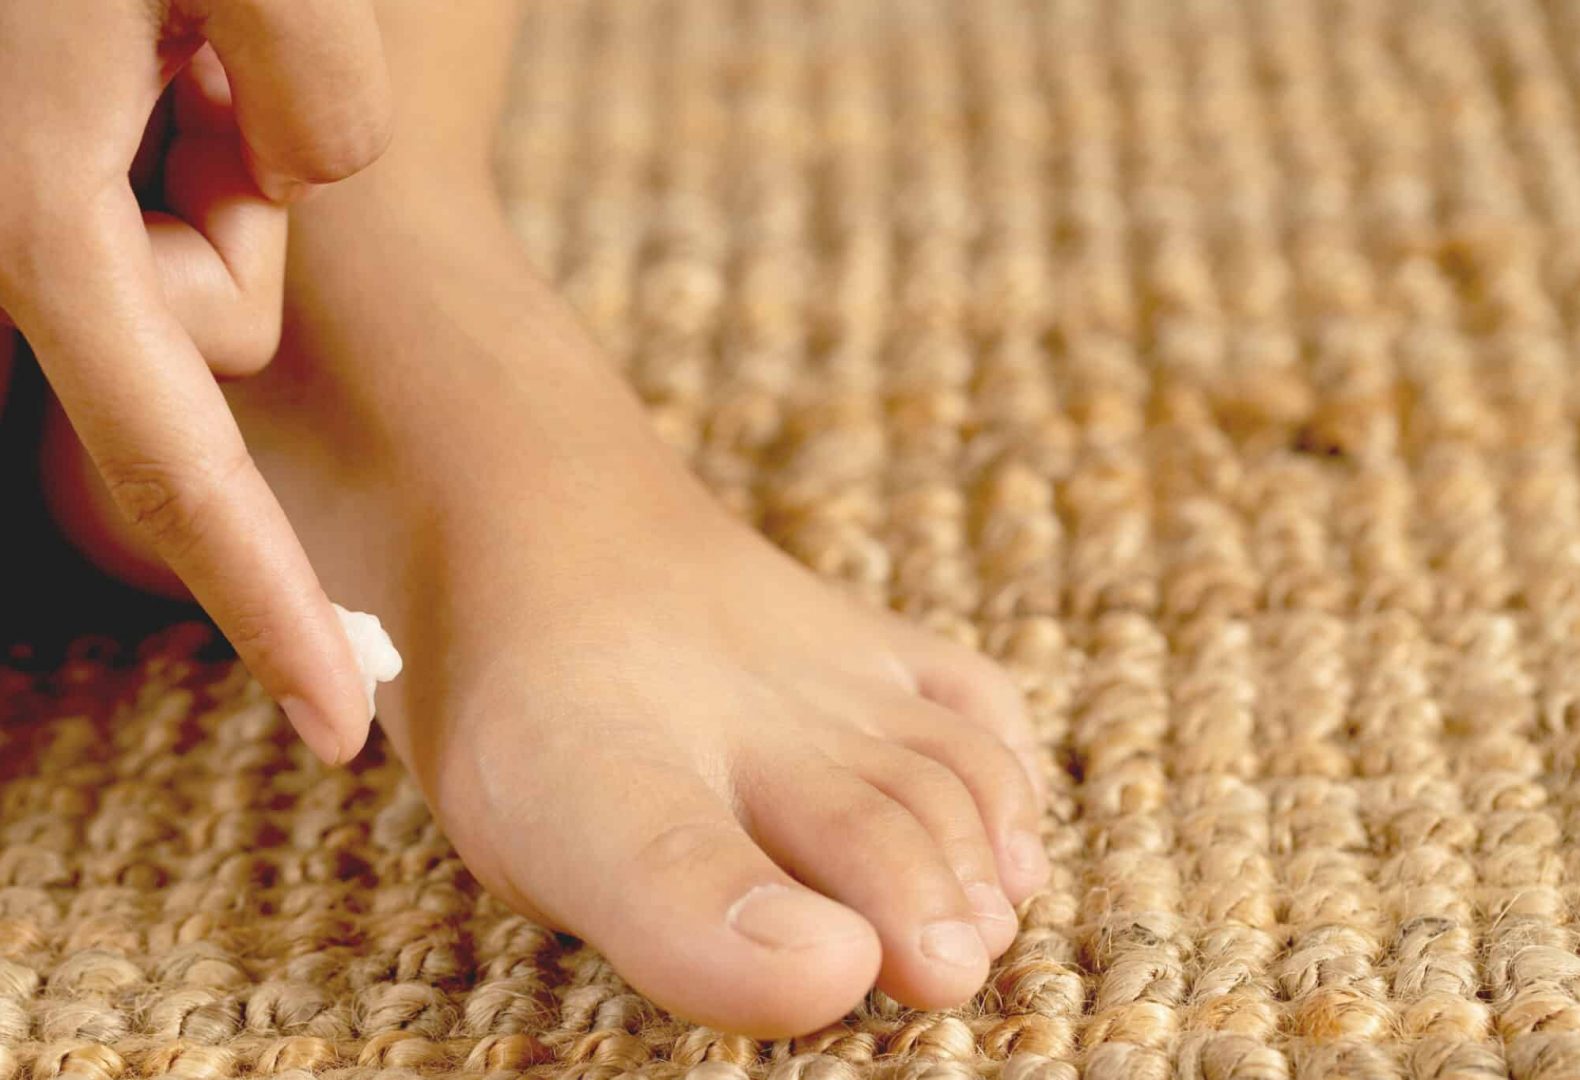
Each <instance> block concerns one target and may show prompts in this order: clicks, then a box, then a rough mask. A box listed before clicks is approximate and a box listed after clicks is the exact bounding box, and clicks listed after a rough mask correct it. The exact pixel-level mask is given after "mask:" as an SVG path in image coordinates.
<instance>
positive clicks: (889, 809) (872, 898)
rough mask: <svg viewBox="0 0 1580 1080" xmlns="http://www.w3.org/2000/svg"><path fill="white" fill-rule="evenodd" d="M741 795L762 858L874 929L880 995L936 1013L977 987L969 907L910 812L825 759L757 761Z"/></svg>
mask: <svg viewBox="0 0 1580 1080" xmlns="http://www.w3.org/2000/svg"><path fill="white" fill-rule="evenodd" d="M741 795H742V798H743V800H744V801H745V803H746V813H747V818H748V820H749V822H750V824H751V828H752V831H753V833H754V835H755V836H756V837H757V840H758V842H759V843H761V844H762V846H763V849H764V850H765V851H767V852H768V854H769V855H771V856H772V857H773V858H774V859H776V860H777V861H778V862H779V863H780V864H781V865H783V866H784V867H785V868H786V869H788V870H789V871H790V872H791V873H793V874H794V875H795V876H796V877H797V878H799V879H800V880H802V881H805V882H806V883H807V884H808V885H811V886H812V887H813V888H815V889H818V890H819V891H821V892H824V893H826V894H828V895H829V896H831V897H834V898H835V899H837V900H839V901H841V902H843V903H845V904H847V905H849V906H850V907H852V908H854V909H855V910H856V911H859V912H860V913H861V914H862V915H864V916H865V917H866V918H867V921H868V922H870V923H871V924H872V925H873V927H875V928H876V929H877V932H878V938H879V940H880V941H881V942H882V946H883V964H882V968H881V969H880V971H879V973H878V985H879V987H881V988H882V989H883V990H884V992H886V993H887V994H889V995H890V996H891V997H893V998H895V999H897V1000H899V1001H902V1002H904V1003H905V1004H907V1005H911V1006H914V1007H916V1008H922V1009H938V1008H949V1007H952V1006H955V1005H958V1004H960V1003H961V1002H964V1001H966V1000H967V999H969V998H970V997H971V996H972V995H973V994H974V993H976V991H977V990H978V989H979V988H980V987H981V985H982V982H983V980H984V979H985V978H986V977H987V971H988V962H989V957H988V952H987V948H986V946H985V945H984V944H983V941H982V937H981V935H980V934H979V933H978V932H977V928H976V927H977V923H976V916H975V913H974V912H973V911H972V909H971V902H970V900H969V899H968V898H967V897H966V895H965V892H964V890H963V889H962V888H961V885H960V880H959V879H958V878H957V877H956V876H955V872H954V868H953V867H952V866H951V865H950V864H949V860H948V858H947V857H946V855H945V853H944V851H943V849H942V848H940V846H939V844H938V842H937V841H936V840H935V839H934V838H933V836H932V834H931V833H930V832H929V831H928V830H927V828H926V827H924V826H923V824H922V823H921V822H920V821H918V820H917V818H916V817H915V815H914V814H912V813H911V812H910V811H909V810H907V809H906V808H905V807H904V806H902V805H901V804H900V803H898V802H896V801H895V800H894V799H892V798H890V797H889V796H888V795H885V794H884V793H883V792H882V791H880V790H878V789H877V788H876V787H874V786H873V785H872V784H870V783H868V782H866V781H865V780H862V779H861V778H860V777H858V776H857V775H856V774H855V773H853V772H851V771H850V770H848V769H847V768H845V767H844V766H842V765H839V764H837V763H835V762H833V761H832V760H829V759H827V758H812V757H806V758H800V759H797V760H794V761H785V760H784V758H783V757H782V756H780V757H775V758H772V759H769V758H766V757H765V759H764V760H763V762H762V767H761V768H760V769H758V770H756V771H754V772H753V773H752V774H751V775H750V776H749V777H743V783H742V785H741Z"/></svg>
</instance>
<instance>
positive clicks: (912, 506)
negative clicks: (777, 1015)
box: [0, 0, 1580, 1080]
mask: <svg viewBox="0 0 1580 1080" xmlns="http://www.w3.org/2000/svg"><path fill="white" fill-rule="evenodd" d="M522 50H523V54H522V57H521V62H520V66H519V75H518V79H517V86H516V91H515V92H516V102H515V105H514V107H513V111H512V115H511V118H510V120H509V123H508V128H507V139H506V154H505V159H504V173H505V182H506V185H507V190H508V193H509V196H510V199H511V201H512V205H513V207H514V213H515V219H516V223H517V225H518V227H519V229H520V232H521V235H522V237H523V239H524V241H525V243H526V244H527V245H528V247H529V249H530V251H531V253H532V255H533V256H534V258H535V259H536V260H537V261H538V262H539V264H540V265H542V266H543V267H544V268H545V271H546V272H547V273H549V274H551V275H552V276H553V277H555V278H556V279H558V280H559V281H560V282H562V283H563V285H564V287H565V288H566V289H567V290H568V291H569V293H570V294H571V296H572V297H573V298H574V300H575V301H576V303H577V304H578V305H579V306H580V307H581V308H582V310H583V311H584V312H585V313H586V316H587V318H588V320H589V321H590V322H591V324H592V325H593V327H594V329H595V330H596V332H597V333H598V334H599V335H600V337H601V338H602V339H603V340H604V341H605V342H606V343H607V344H608V345H609V347H610V349H611V350H612V352H613V353H614V354H615V356H617V357H618V358H619V359H620V361H621V362H622V363H623V364H624V365H625V367H626V369H627V370H628V372H629V373H630V376H631V378H632V379H633V380H634V381H635V383H636V384H637V385H638V387H639V388H640V390H641V391H642V393H643V395H644V396H645V397H646V398H647V399H648V401H649V402H650V404H651V406H652V411H653V414H654V416H655V418H656V420H657V422H658V423H659V425H661V427H662V429H663V431H664V433H665V435H666V437H668V438H669V439H670V440H671V441H673V442H674V443H675V444H676V445H678V446H679V447H680V448H681V449H682V451H683V452H685V453H687V454H688V455H689V456H690V457H691V459H692V460H693V462H694V463H695V466H696V467H697V469H698V470H699V471H700V472H701V473H702V474H703V476H704V477H705V478H706V479H707V481H708V482H709V483H710V484H711V485H712V486H713V487H714V488H715V490H717V491H718V492H719V494H720V496H721V497H722V498H723V499H725V500H726V501H727V502H728V503H729V504H730V505H731V506H732V507H733V508H735V509H736V510H738V511H739V512H740V513H741V514H742V515H744V516H746V517H748V518H750V519H752V520H753V521H756V522H758V523H759V524H760V525H761V526H762V527H763V528H765V529H766V530H768V531H769V532H770V533H771V534H772V535H773V536H774V537H775V539H776V540H778V541H779V542H780V543H782V544H783V545H785V546H786V547H787V548H788V549H789V550H791V551H792V552H794V553H795V554H796V555H797V556H798V557H800V558H802V559H803V560H805V561H806V562H807V563H809V564H810V565H811V566H813V567H815V568H816V569H817V570H818V571H819V572H821V573H823V574H825V575H828V576H829V577H831V578H833V579H837V580H838V581H840V582H842V583H843V585H844V587H847V588H850V589H852V590H855V591H857V592H859V593H861V594H864V595H866V596H867V597H869V598H870V599H871V600H873V601H874V602H878V603H889V604H892V605H894V606H895V607H897V608H898V609H899V610H901V611H903V612H905V613H907V614H908V615H910V616H912V617H914V618H916V619H918V620H921V621H924V622H926V623H929V624H931V625H933V626H934V627H936V628H937V629H938V630H939V631H940V632H942V633H946V634H952V635H956V636H958V637H960V638H963V639H965V640H968V641H971V642H974V643H976V644H977V645H979V646H980V647H981V648H983V649H984V650H986V651H988V652H990V653H992V654H993V655H995V656H997V657H999V658H1000V659H1001V660H1002V661H1003V662H1004V663H1005V664H1006V665H1008V666H1009V667H1010V668H1011V669H1012V670H1013V671H1014V672H1015V673H1016V675H1017V676H1018V677H1019V678H1020V679H1021V680H1022V682H1023V684H1024V686H1025V688H1026V691H1027V693H1028V695H1029V698H1030V701H1031V703H1032V707H1033V711H1034V713H1035V716H1036V719H1037V722H1038V724H1039V725H1040V729H1041V731H1042V733H1043V734H1044V736H1045V737H1046V740H1047V745H1048V747H1049V751H1050V753H1049V759H1048V769H1049V774H1050V777H1051V780H1052V783H1053V789H1054V800H1053V806H1052V809H1051V811H1050V814H1049V816H1048V819H1047V823H1046V836H1047V840H1048V844H1049V850H1050V852H1051V853H1052V854H1053V855H1054V858H1055V863H1056V866H1057V870H1056V872H1055V877H1054V880H1053V881H1052V883H1051V885H1050V887H1049V888H1048V890H1047V891H1046V893H1045V894H1043V895H1041V896H1040V897H1037V898H1035V899H1033V900H1032V901H1030V902H1029V903H1028V904H1027V905H1026V906H1025V908H1024V911H1023V917H1024V930H1023V932H1022V935H1021V937H1020V939H1019V941H1018V943H1017V944H1016V945H1015V947H1014V948H1013V949H1012V950H1011V952H1010V953H1009V954H1008V955H1007V956H1005V957H1004V958H1003V960H1002V961H1000V962H999V964H998V965H997V966H996V968H995V971H994V974H993V977H992V980H991V983H990V985H989V987H988V988H987V989H986V990H985V991H984V992H983V993H982V995H981V996H980V998H979V999H978V1000H977V1001H976V1002H975V1003H973V1004H972V1005H971V1006H970V1007H969V1008H966V1009H962V1010H960V1011H958V1012H956V1013H952V1014H942V1015H920V1014H915V1013H911V1012H908V1011H906V1010H904V1009H901V1008H899V1007H897V1006H896V1005H895V1004H894V1003H893V1002H891V1001H888V1000H886V999H883V998H882V997H881V996H876V995H875V996H874V998H873V999H872V1000H871V1001H869V1002H868V1003H867V1004H866V1005H865V1006H864V1007H863V1008H862V1009H861V1010H860V1011H859V1012H857V1013H856V1014H855V1015H854V1016H852V1017H851V1018H849V1019H848V1020H847V1021H846V1022H845V1023H844V1024H842V1025H838V1026H836V1027H833V1028H831V1029H829V1030H827V1031H824V1032H822V1033H820V1034H817V1035H814V1036H810V1037H807V1038H802V1039H798V1040H795V1041H793V1042H783V1043H779V1044H774V1045H759V1044H756V1043H753V1042H750V1041H748V1040H744V1039H740V1038H735V1037H728V1036H722V1035H719V1034H717V1033H713V1032H709V1031H705V1030H698V1029H694V1028H689V1027H687V1026H685V1025H683V1024H680V1023H677V1022H674V1021H672V1020H670V1019H668V1018H666V1017H664V1016H663V1015H661V1014H659V1013H658V1012H657V1011H656V1010H655V1009H654V1008H653V1007H652V1006H650V1005H648V1004H647V1003H645V1002H644V1001H642V1000H641V999H640V998H638V997H637V996H635V995H634V994H632V993H631V991H630V990H629V989H628V988H626V987H625V986H624V985H623V984H622V983H621V981H620V980H619V978H618V977H617V976H616V975H615V973H614V972H613V971H612V970H610V968H609V967H608V966H607V965H606V964H605V963H604V962H602V961H601V960H600V959H599V957H597V956H596V955H595V954H594V953H592V952H591V951H590V950H588V949H586V948H584V947H582V946H580V945H579V944H578V943H576V942H574V941H571V940H569V939H566V938H559V937H556V936H554V935H552V934H550V933H547V932H545V931H543V930H541V929H538V928H536V927H534V926H532V925H531V924H529V923H528V922H526V921H524V920H523V919H521V918H518V917H515V916H513V915H511V914H510V913H509V912H508V911H506V910H504V909H503V908H502V907H501V906H500V905H498V904H496V903H494V902H493V901H491V900H490V899H488V898H487V897H485V896H482V895H480V893H479V891H478V889H477V888H476V886H475V884H474V883H473V882H472V881H471V880H470V878H469V877H468V876H467V875H466V873H465V871H464V869H463V868H462V867H461V865H460V864H459V862H458V861H457V860H456V858H455V856H454V854H453V853H452V852H451V851H450V850H449V848H448V846H447V845H446V843H445V841H444V840H443V838H442V837H441V836H440V835H438V833H437V832H436V830H435V828H434V826H433V825H432V824H431V822H430V821H429V819H428V816H427V812H426V811H425V809H424V808H423V805H422V803H421V801H420V800H419V799H418V797H417V796H416V794H415V793H414V791H413V789H412V787H411V786H410V785H409V784H408V783H407V782H406V781H405V780H404V779H403V777H402V774H401V770H400V768H399V766H398V765H396V764H395V763H393V761H392V760H388V759H386V758H385V757H384V756H383V754H382V751H381V749H380V747H379V746H378V745H377V744H375V746H374V748H373V749H372V750H371V751H370V753H369V754H368V756H367V758H366V759H365V760H363V761H362V762H361V763H360V764H359V765H358V766H357V767H356V768H355V769H353V770H351V771H349V772H336V773H331V772H327V771H324V770H321V769H319V768H317V767H315V766H313V765H311V764H310V763H309V762H308V760H307V758H306V755H305V753H304V751H302V750H301V749H300V748H299V747H297V746H295V745H294V744H293V743H292V742H291V741H290V740H289V739H288V738H287V733H286V730H285V728H284V726H283V724H282V722H281V720H280V717H279V716H278V714H277V712H276V711H275V709H274V708H273V707H272V706H271V705H270V704H269V703H268V702H267V701H266V700H264V699H262V698H261V697H260V696H259V694H258V692H257V690H256V688H255V687H254V686H252V685H251V684H250V683H249V682H248V681H247V680H246V678H245V676H244V675H243V673H241V672H240V671H238V670H237V669H236V668H235V667H234V665H233V664H230V663H228V662H224V661H218V660H214V659H211V658H207V657H206V654H202V653H197V652H194V651H193V648H194V641H193V640H192V639H191V638H190V636H189V635H187V634H186V633H185V632H174V633H170V634H166V635H164V636H162V637H160V638H157V639H154V640H151V641H148V642H145V643H143V644H142V646H141V647H140V650H139V652H138V653H137V658H136V659H135V660H134V661H132V662H130V663H128V662H127V661H126V659H124V658H123V659H122V660H120V661H118V662H116V663H108V662H106V661H105V660H104V659H103V658H101V657H100V656H99V655H98V654H97V652H96V650H95V649H94V648H84V649H79V654H78V655H77V656H76V658H74V659H72V660H70V661H69V662H67V663H66V664H65V666H64V667H62V668H60V669H59V670H58V671H56V672H54V673H52V674H50V675H48V676H40V675H38V674H36V673H35V674H28V675H24V674H22V673H19V672H15V671H13V672H9V673H4V674H0V689H3V695H4V696H3V699H0V700H3V701H4V703H5V704H4V706H3V708H4V711H5V713H6V714H7V715H8V717H9V723H8V725H7V726H6V727H5V728H4V729H3V733H0V740H4V742H3V743H0V813H3V819H0V1080H54V1078H56V1077H60V1078H71V1080H120V1078H123V1077H125V1078H133V1077H143V1076H157V1075H161V1074H169V1075H170V1076H173V1077H180V1078H188V1080H213V1078H220V1077H229V1076H239V1075H252V1074H276V1075H280V1076H290V1077H295V1078H303V1077H305V1076H306V1074H308V1073H312V1074H317V1075H319V1076H332V1077H344V1078H348V1080H349V1078H356V1077H372V1076H373V1075H374V1074H375V1073H377V1074H378V1075H379V1076H389V1077H392V1078H397V1077H405V1076H414V1075H436V1074H450V1073H455V1074H467V1075H474V1074H485V1073H486V1074H489V1075H491V1076H501V1077H502V1076H506V1075H514V1074H517V1073H520V1072H523V1071H526V1072H529V1073H531V1074H533V1075H541V1076H575V1077H588V1078H594V1077H597V1078H602V1077H614V1076H616V1075H620V1074H625V1073H640V1074H642V1075H646V1076H654V1077H671V1076H679V1075H682V1074H689V1075H693V1076H696V1077H699V1078H705V1080H731V1078H734V1080H739V1078H741V1077H743V1076H750V1077H754V1078H757V1077H766V1078H773V1080H848V1078H854V1077H858V1076H860V1077H866V1076H877V1077H885V1078H887V1077H895V1078H901V1077H903V1078H906V1080H913V1078H914V1080H920V1078H922V1077H928V1078H934V1077H936V1078H940V1080H944V1078H954V1077H966V1076H974V1075H985V1076H989V1077H1002V1078H1003V1080H1069V1078H1074V1077H1077V1076H1085V1077H1088V1078H1091V1080H1123V1078H1129V1077H1136V1078H1140V1080H1151V1078H1160V1077H1167V1076H1172V1075H1178V1076H1181V1077H1189V1078H1204V1080H1205V1078H1212V1080H1231V1078H1234V1080H1275V1078H1280V1077H1286V1076H1296V1077H1310V1078H1337V1077H1364V1078H1372V1077H1376V1078H1391V1077H1418V1078H1428V1077H1431V1078H1439V1080H1448V1078H1460V1080H1487V1078H1491V1077H1503V1076H1510V1077H1518V1078H1521V1080H1561V1078H1573V1077H1580V953H1577V940H1580V925H1577V923H1576V916H1577V912H1576V906H1577V902H1580V844H1577V842H1576V840H1575V830H1576V829H1577V827H1580V787H1577V786H1576V785H1575V784H1574V783H1573V774H1574V772H1575V764H1576V759H1577V753H1580V467H1577V455H1576V427H1575V418H1576V413H1577V410H1580V400H1577V391H1580V379H1577V375H1576V366H1575V364H1574V363H1573V356H1574V355H1575V348H1576V335H1577V333H1580V4H1575V3H1567V2H1564V0H1551V2H1549V3H1543V2H1541V0H1386V2H1385V0H1371V2H1365V0H1349V2H1339V0H1334V2H1331V3H1330V2H1325V0H1321V2H1319V0H1276V2H1275V0H1178V2H1173V0H956V2H949V0H641V2H638V0H596V2H586V0H540V2H539V3H537V4H536V5H535V6H533V7H532V8H531V9H530V17H529V25H528V28H527V32H526V33H525V34H524V36H523V40H522Z"/></svg>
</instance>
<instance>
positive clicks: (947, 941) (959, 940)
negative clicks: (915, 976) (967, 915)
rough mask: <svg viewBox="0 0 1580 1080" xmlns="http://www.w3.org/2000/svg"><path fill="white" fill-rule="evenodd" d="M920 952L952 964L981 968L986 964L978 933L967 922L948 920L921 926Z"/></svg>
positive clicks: (941, 961) (943, 962)
mask: <svg viewBox="0 0 1580 1080" xmlns="http://www.w3.org/2000/svg"><path fill="white" fill-rule="evenodd" d="M922 955H923V956H925V957H927V958H928V959H930V960H937V961H938V962H939V963H941V964H953V965H954V966H955V967H971V968H974V967H981V966H982V965H983V964H985V963H987V950H986V949H985V948H983V947H982V936H981V935H980V934H978V933H977V928H976V927H974V926H972V925H971V924H970V923H966V922H960V921H958V920H955V919H949V920H946V921H943V922H935V923H928V924H927V925H926V926H924V927H923V928H922Z"/></svg>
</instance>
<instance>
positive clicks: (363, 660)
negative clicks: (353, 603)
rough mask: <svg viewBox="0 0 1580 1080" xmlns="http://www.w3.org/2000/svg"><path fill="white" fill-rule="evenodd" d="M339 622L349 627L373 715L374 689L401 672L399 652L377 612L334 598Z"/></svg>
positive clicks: (352, 645) (348, 635) (353, 650)
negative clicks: (345, 604) (349, 607)
mask: <svg viewBox="0 0 1580 1080" xmlns="http://www.w3.org/2000/svg"><path fill="white" fill-rule="evenodd" d="M331 606H332V607H333V608H334V609H335V614H336V615H339V616H340V625H341V626H343V627H345V628H346V637H347V638H349V639H350V640H351V651H352V652H353V653H355V654H356V657H357V667H359V668H361V669H362V685H363V686H365V687H366V688H367V691H368V715H369V716H372V715H373V693H374V691H375V690H377V689H378V685H379V683H381V682H389V681H390V680H391V679H393V678H394V677H395V676H397V675H399V674H400V669H401V658H400V653H398V652H396V651H395V643H394V642H393V641H391V640H390V636H389V635H388V634H386V633H385V632H384V627H383V625H382V624H380V622H379V617H378V616H377V615H369V614H368V613H367V612H365V611H347V610H346V609H345V608H343V607H341V606H340V605H339V604H336V603H334V602H333V601H331Z"/></svg>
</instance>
